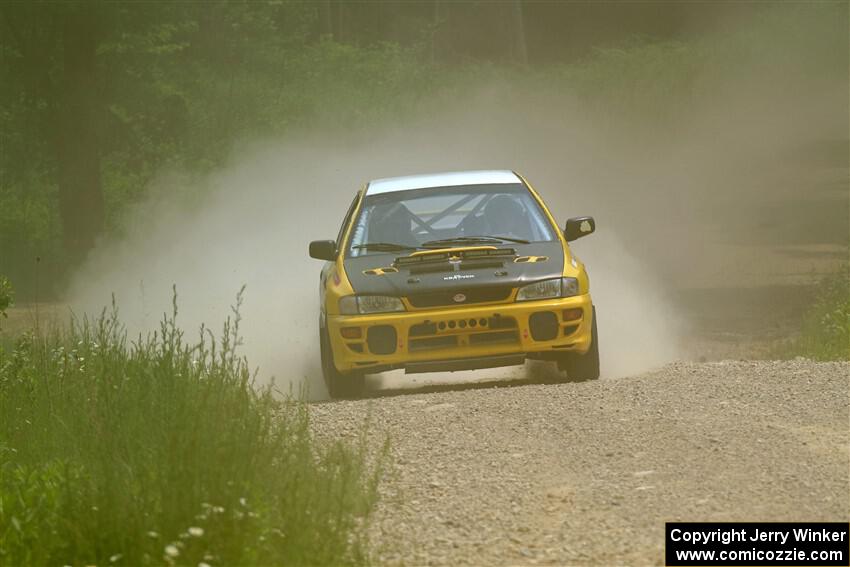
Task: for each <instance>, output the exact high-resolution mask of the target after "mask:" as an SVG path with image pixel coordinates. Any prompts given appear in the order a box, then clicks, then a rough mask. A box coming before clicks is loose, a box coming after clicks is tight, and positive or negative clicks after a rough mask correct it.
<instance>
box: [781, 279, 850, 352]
mask: <svg viewBox="0 0 850 567" xmlns="http://www.w3.org/2000/svg"><path fill="white" fill-rule="evenodd" d="M787 354H788V355H790V356H805V357H806V358H811V359H814V360H850V265H845V266H844V267H843V268H842V269H841V270H839V271H838V272H836V273H835V274H832V275H831V276H829V277H827V278H824V279H823V280H822V281H821V282H820V283H819V284H818V286H817V288H816V290H815V298H814V301H813V302H812V305H811V306H810V307H809V309H808V311H807V312H806V315H805V317H804V318H803V326H802V330H801V334H800V337H799V339H797V340H796V341H795V342H794V343H793V344H792V346H791V348H790V349H789V350H788V351H787Z"/></svg>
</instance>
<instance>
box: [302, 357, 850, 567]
mask: <svg viewBox="0 0 850 567" xmlns="http://www.w3.org/2000/svg"><path fill="white" fill-rule="evenodd" d="M848 393H850V363H815V362H810V361H806V360H795V361H789V362H764V361H759V362H744V361H741V362H714V363H674V364H671V365H668V366H666V367H664V368H662V369H660V370H658V371H655V372H650V373H646V374H642V375H639V376H633V377H627V378H619V379H607V380H606V379H602V380H599V381H596V382H585V383H578V384H561V385H545V384H527V383H526V384H520V385H509V386H505V387H494V388H487V389H469V390H458V389H454V390H451V389H450V390H448V391H440V392H436V393H433V392H429V393H406V394H404V395H393V396H385V397H376V398H373V399H367V400H360V401H342V402H329V403H321V404H314V405H313V406H311V410H310V412H311V417H312V422H313V428H314V431H315V433H316V435H317V436H318V437H320V438H326V439H327V438H343V439H346V438H348V439H352V440H353V439H354V438H355V437H356V436H357V434H358V432H359V430H360V427H361V425H362V424H363V422H364V420H366V419H367V418H369V419H370V420H371V430H370V431H371V432H372V436H373V437H374V440H375V443H376V444H378V443H380V441H381V440H382V439H383V437H384V435H385V434H388V435H389V436H390V439H391V443H392V455H391V461H392V462H391V463H390V466H389V472H388V476H387V478H386V480H385V481H384V483H383V486H382V489H381V492H382V500H381V503H380V505H379V508H378V510H377V512H376V518H375V524H374V536H373V539H374V543H375V544H376V546H377V551H376V553H377V554H378V562H379V563H383V564H389V565H397V564H405V565H535V564H546V565H575V564H588V563H591V564H630V565H656V564H662V563H663V550H664V522H665V521H676V520H681V521H735V520H739V521H742V520H749V521H759V520H771V521H786V520H787V521H809V520H811V521H815V520H832V521H837V520H842V521H847V520H848V518H850V455H849V454H848V443H850V441H848V440H850V409H848Z"/></svg>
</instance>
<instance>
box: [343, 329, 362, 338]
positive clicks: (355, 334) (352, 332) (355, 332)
mask: <svg viewBox="0 0 850 567" xmlns="http://www.w3.org/2000/svg"><path fill="white" fill-rule="evenodd" d="M339 332H340V334H341V335H342V336H343V337H344V338H346V339H359V338H361V337H362V336H363V329H361V328H360V327H343V328H342V329H340V331H339Z"/></svg>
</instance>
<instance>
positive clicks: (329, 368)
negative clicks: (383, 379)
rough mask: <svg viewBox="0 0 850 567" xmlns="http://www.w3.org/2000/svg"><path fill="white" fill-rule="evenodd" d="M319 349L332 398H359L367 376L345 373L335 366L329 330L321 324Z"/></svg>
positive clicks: (326, 383) (326, 384)
mask: <svg viewBox="0 0 850 567" xmlns="http://www.w3.org/2000/svg"><path fill="white" fill-rule="evenodd" d="M319 350H320V351H321V358H322V377H324V379H325V386H327V388H328V393H329V394H330V396H331V398H333V399H339V398H348V399H353V398H359V397H361V396H362V395H363V388H364V385H365V383H366V376H365V375H363V374H361V373H359V372H352V373H350V374H343V373H342V372H340V371H339V370H337V369H336V366H334V360H333V353H332V352H331V341H330V338H329V337H328V331H327V329H325V328H324V327H322V326H321V325H319Z"/></svg>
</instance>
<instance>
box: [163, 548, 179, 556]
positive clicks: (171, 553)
mask: <svg viewBox="0 0 850 567" xmlns="http://www.w3.org/2000/svg"><path fill="white" fill-rule="evenodd" d="M165 554H166V555H167V556H169V557H177V556H178V555H180V550H179V549H177V546H176V545H166V546H165Z"/></svg>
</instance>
